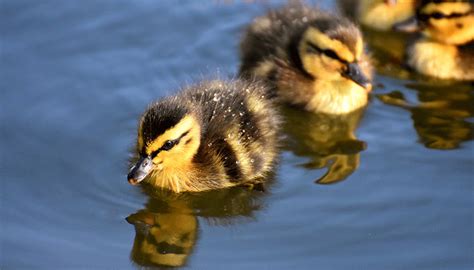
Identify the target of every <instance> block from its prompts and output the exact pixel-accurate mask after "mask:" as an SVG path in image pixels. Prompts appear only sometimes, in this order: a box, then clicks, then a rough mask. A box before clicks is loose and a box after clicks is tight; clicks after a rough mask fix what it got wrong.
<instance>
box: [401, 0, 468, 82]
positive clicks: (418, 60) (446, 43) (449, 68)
mask: <svg viewBox="0 0 474 270" xmlns="http://www.w3.org/2000/svg"><path fill="white" fill-rule="evenodd" d="M395 29H396V30H401V31H411V30H419V31H421V33H422V37H420V38H418V39H417V40H416V41H415V42H413V43H412V44H411V45H409V47H408V49H407V64H408V65H409V66H410V67H412V68H414V69H415V70H416V71H417V72H419V73H421V74H424V75H428V76H432V77H437V78H441V79H455V80H469V81H472V80H474V4H473V2H472V1H456V2H454V1H446V0H443V1H440V0H437V1H433V0H423V1H421V3H420V5H419V6H418V8H417V13H416V17H414V18H411V19H408V20H406V21H404V22H402V23H399V24H397V25H395Z"/></svg>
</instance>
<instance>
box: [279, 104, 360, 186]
mask: <svg viewBox="0 0 474 270" xmlns="http://www.w3.org/2000/svg"><path fill="white" fill-rule="evenodd" d="M363 112H364V110H363V109H362V110H358V111H355V112H352V113H350V114H346V115H327V114H321V113H308V112H303V111H300V110H296V109H293V108H288V107H287V108H284V115H285V116H286V124H285V131H286V134H287V135H288V137H287V142H286V147H287V149H288V150H290V151H292V152H293V153H294V154H295V155H298V156H307V157H310V161H309V162H307V163H306V164H303V166H304V167H306V168H309V169H320V168H327V172H326V173H325V174H324V175H323V176H322V177H321V178H319V179H317V180H316V182H317V183H319V184H332V183H336V182H339V181H342V180H344V179H346V178H347V177H348V176H349V175H351V174H352V173H353V172H354V171H355V170H357V168H358V167H359V155H360V152H361V151H363V150H364V149H365V148H366V143H365V142H363V141H360V140H357V138H356V136H355V134H354V132H355V129H356V128H357V126H358V124H359V121H360V119H361V117H362V115H363Z"/></svg>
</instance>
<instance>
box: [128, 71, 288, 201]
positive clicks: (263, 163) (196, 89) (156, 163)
mask: <svg viewBox="0 0 474 270" xmlns="http://www.w3.org/2000/svg"><path fill="white" fill-rule="evenodd" d="M266 93H267V89H266V88H265V87H264V86H263V85H261V84H259V83H255V82H254V83H252V82H243V81H241V80H234V81H219V80H216V81H210V82H203V83H200V84H197V85H194V86H191V87H188V88H187V89H184V90H182V91H181V92H180V93H178V94H177V95H175V96H172V97H167V98H164V99H162V100H159V101H157V102H155V103H153V104H151V105H150V106H149V108H148V109H147V110H146V111H145V113H144V114H143V116H142V117H141V119H140V123H139V127H138V139H137V145H136V158H135V159H136V163H135V165H133V166H132V167H131V169H130V172H129V174H128V181H129V182H130V183H131V184H134V185H135V184H138V183H140V182H142V181H146V182H147V183H148V184H151V185H152V186H154V187H159V188H164V189H169V190H172V191H174V192H177V193H179V192H186V191H189V192H198V191H205V190H212V189H218V188H226V187H231V186H237V185H253V184H254V183H261V182H263V180H264V177H265V176H266V175H267V174H268V173H269V172H270V170H271V169H272V167H273V165H274V162H275V158H276V156H277V148H278V147H277V137H278V134H277V133H278V132H277V131H278V130H279V126H280V117H279V114H278V112H277V110H276V108H275V106H274V104H273V101H271V100H269V99H268V98H267V95H266ZM132 164H133V163H132Z"/></svg>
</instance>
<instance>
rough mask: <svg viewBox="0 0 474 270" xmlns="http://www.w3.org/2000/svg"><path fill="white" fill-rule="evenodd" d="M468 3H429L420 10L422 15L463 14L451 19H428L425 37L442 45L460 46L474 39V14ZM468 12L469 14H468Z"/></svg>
mask: <svg viewBox="0 0 474 270" xmlns="http://www.w3.org/2000/svg"><path fill="white" fill-rule="evenodd" d="M471 10H472V7H471V5H470V4H469V3H438V4H435V3H430V4H428V5H426V6H425V7H424V8H423V9H422V14H425V15H430V14H436V13H441V14H444V15H446V16H449V15H451V14H465V15H463V16H461V17H453V18H440V19H436V18H430V19H429V24H428V27H426V29H425V30H424V31H423V33H424V34H425V36H427V37H429V38H432V39H434V40H437V41H439V42H441V43H444V44H453V45H461V44H465V43H467V42H470V41H472V40H473V39H474V27H473V26H472V25H474V13H472V12H470V11H471ZM469 12H470V13H469Z"/></svg>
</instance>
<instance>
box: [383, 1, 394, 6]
mask: <svg viewBox="0 0 474 270" xmlns="http://www.w3.org/2000/svg"><path fill="white" fill-rule="evenodd" d="M385 4H387V5H389V6H394V5H396V4H397V0H385Z"/></svg>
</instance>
